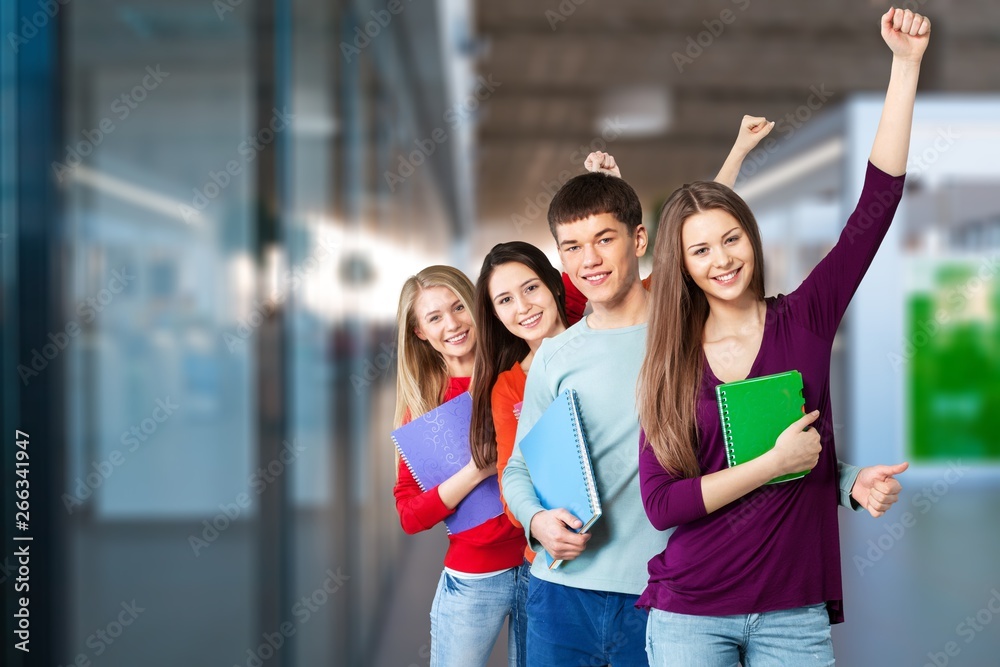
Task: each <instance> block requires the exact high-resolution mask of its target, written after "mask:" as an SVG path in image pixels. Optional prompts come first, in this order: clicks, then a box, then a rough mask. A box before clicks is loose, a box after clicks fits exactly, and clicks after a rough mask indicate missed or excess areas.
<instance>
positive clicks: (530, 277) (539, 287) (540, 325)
mask: <svg viewBox="0 0 1000 667" xmlns="http://www.w3.org/2000/svg"><path fill="white" fill-rule="evenodd" d="M489 295H490V302H491V303H492V304H493V312H494V313H496V316H497V319H498V320H500V322H502V323H503V325H504V326H505V327H507V330H508V331H510V332H511V333H512V334H514V335H515V336H517V337H518V338H520V339H522V340H524V341H527V342H528V343H529V344H530V343H532V342H535V341H541V340H542V339H544V338H550V337H552V336H555V335H556V334H558V333H560V332H562V331H563V330H565V327H564V326H563V323H562V320H561V319H560V317H559V306H558V304H557V302H556V296H555V295H554V294H553V293H552V291H551V290H550V289H549V288H548V287H546V285H545V283H543V282H542V279H541V278H539V277H538V274H536V273H535V272H534V271H532V270H531V269H529V268H528V267H527V266H525V265H524V264H521V263H520V262H507V263H506V264H501V265H500V266H498V267H496V268H495V269H494V270H493V275H492V276H490V281H489Z"/></svg>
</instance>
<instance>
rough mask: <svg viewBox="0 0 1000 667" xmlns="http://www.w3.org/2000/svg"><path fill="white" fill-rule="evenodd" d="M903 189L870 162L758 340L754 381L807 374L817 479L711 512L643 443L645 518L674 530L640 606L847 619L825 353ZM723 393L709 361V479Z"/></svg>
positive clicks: (702, 429) (705, 410)
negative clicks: (849, 206)
mask: <svg viewBox="0 0 1000 667" xmlns="http://www.w3.org/2000/svg"><path fill="white" fill-rule="evenodd" d="M903 181H904V177H903V176H899V177H893V176H889V175H888V174H886V173H885V172H883V171H881V170H880V169H878V168H876V167H875V166H874V165H872V164H871V163H869V164H868V172H867V174H866V176H865V185H864V189H863V190H862V192H861V199H860V200H859V201H858V205H857V208H855V210H854V213H853V214H851V217H850V218H849V219H848V221H847V225H846V226H845V227H844V230H843V232H841V235H840V239H839V240H838V241H837V244H836V245H835V246H834V247H833V249H832V250H830V252H829V254H827V256H826V257H824V258H823V260H822V261H821V262H820V263H819V264H818V265H817V266H816V268H815V269H813V271H812V273H810V274H809V276H808V277H807V278H806V279H805V280H804V281H803V282H802V284H801V285H800V286H799V287H798V289H796V290H795V291H794V292H792V293H791V294H788V295H787V296H786V295H778V296H777V297H772V298H768V299H767V300H766V303H767V315H766V318H765V321H764V335H763V340H762V341H761V346H760V351H759V352H758V353H757V357H756V359H755V360H754V362H753V366H752V367H751V369H750V373H749V375H748V377H759V376H762V375H770V374H772V373H781V372H784V371H789V370H797V371H799V372H800V373H802V378H803V382H804V385H805V391H804V395H805V402H806V404H805V408H806V412H809V411H811V410H815V409H817V408H819V410H820V417H819V419H818V420H816V422H815V423H814V424H813V426H815V427H816V428H817V430H818V431H819V433H820V437H821V440H822V446H823V449H822V451H821V453H820V457H819V462H818V463H817V464H816V467H815V468H813V470H812V472H810V473H809V474H808V475H806V476H805V477H803V478H802V479H798V480H793V481H790V482H785V483H783V484H774V485H769V486H763V487H761V488H759V489H757V490H755V491H753V492H751V493H749V494H747V495H746V496H744V497H743V498H740V499H739V500H736V501H734V502H732V503H730V504H729V505H726V506H725V507H723V508H721V509H719V510H717V511H715V512H713V513H712V514H707V513H706V511H705V503H704V500H703V499H702V495H701V478H699V477H695V478H691V479H683V478H678V477H675V476H673V475H671V474H670V473H668V472H666V471H665V470H664V469H663V468H662V466H660V464H659V463H658V462H657V460H656V456H655V455H654V454H653V451H652V449H650V448H648V447H646V446H645V445H646V440H645V434H641V435H640V438H639V449H640V453H639V485H640V489H641V492H642V501H643V505H644V506H645V509H646V515H647V516H648V517H649V520H650V522H651V523H652V524H653V526H655V527H656V528H657V529H659V530H666V529H667V528H671V527H674V526H676V527H677V529H676V530H675V531H674V533H673V535H671V537H670V540H669V541H668V543H667V548H666V549H665V550H664V551H663V552H662V553H660V554H657V555H656V556H654V557H653V558H652V559H651V560H650V561H649V583H648V585H647V586H646V590H645V591H644V592H643V594H642V596H641V597H640V598H639V602H638V605H637V606H640V607H653V608H655V609H661V610H664V611H672V612H675V613H680V614H692V615H699V616H727V615H732V614H751V613H761V612H767V611H776V610H780V609H792V608H795V607H802V606H805V605H813V604H819V603H821V602H825V603H826V605H827V609H828V610H829V613H830V621H831V623H840V622H842V621H843V620H844V612H843V593H842V592H841V576H840V535H839V532H838V526H837V502H838V486H837V452H836V445H835V443H834V434H833V423H834V422H833V413H832V411H831V407H830V354H831V348H832V345H833V337H834V334H835V333H836V332H837V327H838V326H839V325H840V321H841V318H843V316H844V311H845V310H847V306H848V304H849V303H850V300H851V297H853V296H854V292H855V291H856V290H857V288H858V285H859V284H860V283H861V279H862V278H863V277H864V275H865V272H866V271H867V270H868V267H869V265H871V262H872V259H873V258H874V257H875V253H876V251H877V250H878V247H879V245H880V244H881V242H882V239H883V238H884V237H885V234H886V232H887V231H888V229H889V223H890V222H891V221H892V217H893V215H894V213H895V211H896V207H897V206H898V204H899V200H900V198H901V197H902V192H903ZM651 335H652V332H651ZM718 384H720V380H719V379H718V378H716V377H715V375H714V374H713V373H712V370H711V368H710V367H709V365H708V363H707V361H706V362H705V364H704V373H703V381H702V387H701V392H700V394H699V396H698V410H697V413H698V433H699V438H700V443H701V444H700V449H699V452H698V460H699V462H700V464H701V470H702V474H709V473H713V472H716V471H719V470H723V469H724V468H726V456H725V448H724V445H723V439H722V433H721V430H720V426H719V410H718V408H717V407H716V403H715V387H716V385H718Z"/></svg>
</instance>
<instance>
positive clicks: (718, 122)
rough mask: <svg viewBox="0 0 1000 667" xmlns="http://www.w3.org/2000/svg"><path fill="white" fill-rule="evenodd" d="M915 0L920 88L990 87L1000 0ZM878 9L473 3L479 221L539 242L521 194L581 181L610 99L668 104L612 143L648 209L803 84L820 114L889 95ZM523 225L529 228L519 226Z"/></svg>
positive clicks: (687, 0)
mask: <svg viewBox="0 0 1000 667" xmlns="http://www.w3.org/2000/svg"><path fill="white" fill-rule="evenodd" d="M913 4H916V3H915V2H914V3H913ZM921 6H922V7H924V9H925V12H926V13H927V14H928V15H930V16H931V17H932V20H933V21H934V39H933V41H932V44H931V47H930V51H929V53H928V56H927V59H926V62H925V64H924V68H923V71H922V74H921V91H924V92H926V91H961V92H997V91H1000V3H996V2H994V1H993V0H970V1H969V2H962V3H959V2H940V1H934V0H925V1H924V2H923V3H921ZM885 8H886V5H885V3H882V2H878V3H872V2H870V1H869V2H861V1H854V2H837V3H832V2H822V3H820V2H808V3H805V2H802V1H801V0H724V1H715V2H698V1H696V0H684V1H673V2H643V1H641V0H618V1H616V2H614V3H611V2H601V1H600V0H562V1H561V2H557V1H556V0H546V1H544V2H542V3H538V2H537V1H536V0H508V1H506V2H502V3H501V2H485V1H482V2H479V3H478V4H477V7H476V12H477V15H476V22H477V26H476V27H477V33H478V35H479V37H480V39H481V40H482V56H481V58H480V61H479V70H480V73H481V74H482V75H484V76H490V77H492V79H493V80H494V81H495V82H498V83H499V85H498V86H497V88H496V92H494V93H493V94H492V95H491V96H490V97H489V99H488V100H487V101H486V102H485V103H484V104H483V107H482V113H481V116H480V120H479V123H480V124H479V128H478V138H477V152H476V170H477V171H476V177H477V207H478V213H479V215H478V219H479V220H480V221H481V223H485V224H486V225H487V226H488V227H489V228H491V229H490V235H491V236H495V237H497V240H504V239H502V238H500V237H502V236H504V235H506V236H507V240H509V239H510V238H518V237H521V238H526V239H527V240H534V239H536V238H539V237H540V236H544V235H545V234H546V233H547V232H546V226H545V223H544V216H545V210H544V207H542V208H541V212H540V214H537V215H533V216H527V215H526V213H532V214H534V213H535V212H534V209H532V208H531V207H530V205H529V202H528V201H526V200H525V198H528V199H529V200H530V199H536V200H539V201H541V202H542V203H544V202H545V199H546V197H545V195H544V194H542V193H544V191H545V189H544V182H546V181H548V182H551V181H552V180H553V179H556V178H558V176H559V174H560V172H564V173H565V172H567V171H568V172H570V173H572V174H574V175H575V174H577V173H580V172H581V171H582V169H583V167H582V157H581V155H582V154H583V153H581V151H580V149H581V147H583V148H584V150H586V147H587V146H591V145H592V142H593V145H596V146H597V147H600V144H601V141H600V139H601V134H602V133H601V125H600V118H601V117H602V116H603V115H605V114H606V113H607V108H608V106H609V105H611V106H612V107H613V106H614V104H615V101H616V100H617V101H618V102H622V101H625V103H624V106H625V107H626V108H627V107H628V102H627V100H629V99H632V97H634V96H635V95H645V96H646V97H653V98H656V97H659V98H660V99H662V100H666V103H665V104H660V107H661V108H660V109H659V110H658V113H657V114H653V115H654V116H660V120H661V121H662V120H663V119H662V115H663V114H662V111H663V109H662V107H666V110H667V116H668V125H667V127H666V128H665V129H660V130H656V129H655V127H654V128H653V129H652V130H647V131H645V132H640V133H637V134H629V133H623V134H621V136H618V137H617V138H613V139H612V140H611V141H609V142H607V146H608V150H609V151H610V152H611V153H613V154H614V155H615V157H616V158H617V160H618V162H619V164H620V165H621V169H622V173H623V176H624V177H625V178H626V179H627V180H628V181H629V182H630V183H631V184H632V185H633V186H634V187H635V188H636V190H637V191H638V192H639V195H640V197H641V198H642V200H643V204H644V206H645V207H647V208H648V207H649V206H651V205H652V204H653V203H654V202H656V201H657V200H659V199H660V198H662V197H663V196H665V195H666V194H668V193H669V192H670V191H671V190H672V189H673V188H675V187H676V186H678V185H680V184H681V183H683V182H685V181H688V180H693V179H697V178H705V177H711V176H712V175H714V173H715V171H716V170H717V169H718V167H719V166H720V165H721V164H722V161H723V160H724V159H725V157H726V154H727V153H728V148H729V146H730V145H731V143H732V141H733V139H734V138H735V135H736V131H737V129H738V126H739V122H740V119H741V118H742V116H743V114H745V113H750V114H753V115H763V116H767V117H768V118H770V119H775V120H777V119H781V118H783V117H785V116H786V114H789V113H792V114H794V113H795V112H796V111H797V110H798V109H799V107H801V106H802V105H804V104H806V103H807V101H809V97H810V95H811V94H812V91H813V90H823V91H825V92H826V93H828V97H829V99H828V100H827V101H826V102H825V103H824V104H823V106H827V105H829V106H830V107H832V106H835V105H836V104H838V103H839V102H841V101H842V100H844V99H845V98H846V96H847V95H849V94H851V93H855V92H862V91H879V90H884V88H885V85H886V82H887V81H888V75H889V63H890V59H891V56H890V54H889V51H888V49H887V48H886V46H885V45H884V43H883V42H882V39H881V37H880V36H879V32H878V27H877V26H878V21H879V16H880V14H881V13H882V12H883V11H884V10H885ZM946 11H947V14H946ZM706 22H707V23H706ZM713 32H714V33H716V34H712V33H713ZM699 42H700V45H699ZM699 49H700V50H699ZM675 53H676V54H683V55H684V56H685V57H686V58H689V60H685V59H682V58H681V57H680V56H679V55H678V56H675V55H674V54H675ZM637 91H639V92H637ZM813 101H814V102H815V98H814V100H813ZM646 106H651V104H650V103H647V104H646ZM652 106H655V105H652ZM800 113H801V112H800ZM816 113H822V109H820V110H818V111H817V112H816ZM803 115H804V114H803ZM810 116H811V117H815V116H814V115H812V114H811V113H810ZM642 120H643V119H638V120H637V121H636V123H638V122H639V121H642ZM646 120H650V119H646ZM806 122H808V120H807V121H806ZM654 125H655V123H654ZM792 126H793V124H792V123H790V122H789V125H788V127H789V128H791V127H792ZM788 133H790V129H789V130H788V132H786V135H787V134H788ZM611 136H613V135H611ZM780 139H781V136H779V140H780ZM595 140H597V141H596V142H595ZM574 154H575V155H574ZM540 195H541V196H540ZM515 215H516V216H520V217H514V216H515ZM525 221H527V223H529V224H530V223H535V222H537V224H534V225H532V226H531V227H530V228H527V229H526V228H525V224H526V223H525ZM512 231H513V232H515V233H514V234H512V233H511V232H512Z"/></svg>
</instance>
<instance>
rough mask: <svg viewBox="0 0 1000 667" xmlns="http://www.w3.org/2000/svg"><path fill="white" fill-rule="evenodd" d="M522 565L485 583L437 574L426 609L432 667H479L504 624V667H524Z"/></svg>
mask: <svg viewBox="0 0 1000 667" xmlns="http://www.w3.org/2000/svg"><path fill="white" fill-rule="evenodd" d="M527 572H528V568H527V565H526V564H524V565H521V566H519V567H515V568H514V569H512V570H507V571H506V572H501V573H500V574H497V575H494V576H492V577H487V578H485V579H465V578H462V577H455V576H453V575H451V574H448V573H447V572H441V578H440V579H439V580H438V587H437V593H436V594H435V595H434V603H433V604H432V605H431V667H466V666H468V667H482V666H483V665H485V664H486V661H487V660H488V659H489V657H490V652H491V651H492V650H493V644H495V643H496V640H497V637H499V636H500V630H502V629H503V623H504V621H505V620H507V621H508V624H507V664H508V665H509V666H510V667H524V658H525V647H524V642H525V627H526V625H527V616H526V615H525V611H524V603H525V600H526V598H527V587H528V574H527Z"/></svg>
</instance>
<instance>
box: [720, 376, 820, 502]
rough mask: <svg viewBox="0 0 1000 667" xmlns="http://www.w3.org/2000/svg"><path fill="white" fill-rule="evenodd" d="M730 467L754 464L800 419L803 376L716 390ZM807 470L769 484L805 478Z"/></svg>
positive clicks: (749, 381)
mask: <svg viewBox="0 0 1000 667" xmlns="http://www.w3.org/2000/svg"><path fill="white" fill-rule="evenodd" d="M715 398H716V402H717V403H718V404H719V418H720V419H721V420H722V436H723V438H724V440H725V443H726V460H727V462H728V463H729V467H730V468H732V467H733V466H736V465H739V464H741V463H746V462H747V461H752V460H753V459H755V458H757V457H758V456H760V455H761V454H763V453H764V452H767V451H769V450H770V449H771V448H772V447H774V443H775V441H776V440H777V439H778V436H779V435H781V432H782V431H784V430H785V429H786V428H788V427H789V426H790V425H791V424H792V423H793V422H795V421H796V420H798V419H801V417H802V415H803V407H804V406H805V400H804V399H803V398H802V374H801V373H799V372H798V371H788V372H787V373H778V374H777V375H765V376H763V377H756V378H749V379H747V380H740V381H738V382H727V383H725V384H720V385H719V386H717V387H716V388H715ZM808 472H809V471H808V470H805V471H802V472H793V473H789V474H787V475H782V476H781V477H775V478H774V479H772V480H771V481H770V482H768V484H777V483H779V482H787V481H789V480H792V479H799V478H800V477H804V476H805V475H806V473H808Z"/></svg>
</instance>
